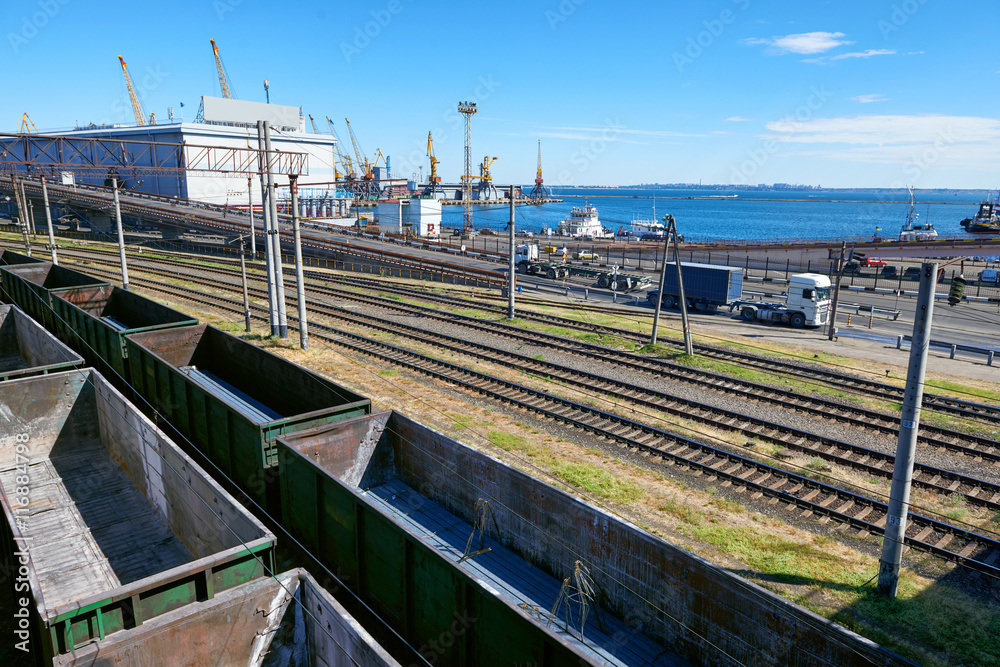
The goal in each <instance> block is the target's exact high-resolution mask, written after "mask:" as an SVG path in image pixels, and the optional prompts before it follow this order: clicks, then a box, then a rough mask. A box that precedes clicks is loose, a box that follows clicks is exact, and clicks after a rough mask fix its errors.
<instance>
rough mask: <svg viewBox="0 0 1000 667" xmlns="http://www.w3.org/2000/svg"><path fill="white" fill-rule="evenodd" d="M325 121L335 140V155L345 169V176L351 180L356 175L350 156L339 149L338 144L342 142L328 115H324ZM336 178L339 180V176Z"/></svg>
mask: <svg viewBox="0 0 1000 667" xmlns="http://www.w3.org/2000/svg"><path fill="white" fill-rule="evenodd" d="M326 122H327V123H329V125H330V134H332V135H333V138H334V139H336V140H337V144H336V146H337V157H338V158H340V164H341V165H342V166H343V167H344V169H346V170H347V171H346V174H347V178H348V179H351V180H354V179H356V178H357V177H358V175H357V174H356V173H355V172H354V163H353V162H352V161H351V157H350V156H349V155H344V151H342V150H340V146H341V144H342V143H343V142H341V140H340V135H338V134H337V128H335V127H334V126H333V121H332V120H330V117H329V116H327V117H326ZM337 180H340V177H339V176H338V177H337Z"/></svg>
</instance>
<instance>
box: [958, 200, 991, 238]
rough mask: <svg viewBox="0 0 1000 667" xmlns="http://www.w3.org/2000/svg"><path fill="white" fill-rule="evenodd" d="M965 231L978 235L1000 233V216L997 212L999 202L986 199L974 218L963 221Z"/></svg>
mask: <svg viewBox="0 0 1000 667" xmlns="http://www.w3.org/2000/svg"><path fill="white" fill-rule="evenodd" d="M961 224H962V226H963V227H965V231H967V232H973V233H976V234H990V233H994V234H995V233H997V232H1000V215H998V212H997V202H993V201H990V200H989V198H987V199H984V200H983V203H981V204H980V205H979V211H978V212H977V213H976V217H974V218H966V219H965V220H963V221H962V223H961Z"/></svg>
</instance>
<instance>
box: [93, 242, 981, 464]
mask: <svg viewBox="0 0 1000 667" xmlns="http://www.w3.org/2000/svg"><path fill="white" fill-rule="evenodd" d="M143 261H147V260H143ZM154 262H155V260H154ZM107 263H109V264H111V263H113V262H111V261H108V262H107ZM171 268H172V269H173V270H176V266H175V265H171ZM193 268H197V269H198V270H201V271H213V272H222V273H225V272H224V271H222V270H220V269H216V268H211V269H202V268H198V267H193ZM231 275H234V276H235V275H238V271H232V272H231ZM321 277H323V278H325V279H326V280H327V281H329V280H330V276H329V275H326V276H322V275H321ZM310 292H311V293H313V294H314V295H315V294H322V295H327V296H333V297H335V298H338V299H345V300H350V301H354V302H357V303H362V304H365V305H370V306H378V307H381V308H386V309H390V310H395V311H397V312H402V313H406V314H410V315H413V316H416V317H422V318H434V319H437V320H438V321H441V322H444V323H447V324H452V325H454V324H456V323H457V324H460V325H461V326H463V327H466V328H471V329H476V330H479V331H482V332H484V333H487V334H491V335H497V336H501V337H504V338H507V339H511V340H516V341H518V342H520V343H522V344H531V345H544V346H547V347H549V348H553V349H558V350H559V351H561V352H564V353H567V354H571V355H574V356H580V357H586V358H589V359H592V360H595V361H601V362H605V363H607V362H614V363H615V364H617V365H619V366H622V367H625V368H627V369H628V370H631V371H637V372H643V373H647V374H651V375H654V376H655V377H657V378H662V377H664V375H667V376H669V377H670V378H671V379H674V380H680V381H684V382H688V383H691V384H695V385H697V386H701V387H703V388H707V389H713V390H717V391H723V392H727V393H730V394H733V395H737V396H740V397H741V398H743V399H745V400H752V401H758V402H768V403H771V404H774V405H778V406H780V407H783V408H785V409H790V410H793V411H798V412H803V413H807V414H811V415H814V416H819V417H822V418H824V419H835V420H837V421H840V422H842V423H846V424H849V425H851V426H853V427H855V428H860V429H871V430H876V431H878V432H881V433H885V434H889V435H893V436H898V433H899V430H898V421H899V417H896V416H893V415H886V414H883V413H880V412H876V411H874V410H867V409H864V408H860V407H854V406H845V405H843V404H841V403H837V402H834V401H829V400H825V399H821V398H817V397H813V396H802V395H801V394H798V393H796V392H794V391H788V390H783V389H777V388H774V387H770V386H768V385H763V384H759V383H752V382H748V381H744V380H735V379H733V378H729V377H726V376H724V375H720V374H715V373H709V372H707V371H700V370H697V369H692V368H689V367H687V366H684V365H682V364H676V363H672V362H669V361H666V360H664V359H659V358H655V357H645V356H641V355H636V354H631V353H628V352H623V351H618V350H612V349H610V348H607V347H604V346H600V345H592V344H589V343H584V342H581V341H568V340H566V339H564V338H562V337H559V336H552V335H549V334H542V333H535V332H526V331H525V330H523V329H521V328H519V327H515V326H513V325H508V324H504V323H502V322H487V323H484V322H482V321H480V320H478V319H476V318H472V317H465V316H461V315H453V314H446V313H442V312H441V311H437V310H434V309H429V308H421V307H418V306H412V305H409V304H403V303H400V302H398V301H396V300H394V299H391V298H383V297H378V296H374V295H370V294H359V293H356V292H351V291H349V290H342V289H336V288H331V287H329V286H326V285H324V286H317V285H311V286H310ZM344 312H350V311H344ZM918 444H920V445H921V446H925V447H930V448H934V449H935V450H937V451H939V452H948V453H952V454H958V455H963V456H968V457H971V458H972V459H973V460H975V461H985V462H987V463H991V464H994V465H996V464H998V463H1000V443H998V442H996V441H995V440H992V439H990V438H986V437H983V436H977V435H971V434H964V433H959V432H957V431H952V430H949V429H944V428H941V427H937V426H930V425H927V424H921V426H920V433H919V435H918Z"/></svg>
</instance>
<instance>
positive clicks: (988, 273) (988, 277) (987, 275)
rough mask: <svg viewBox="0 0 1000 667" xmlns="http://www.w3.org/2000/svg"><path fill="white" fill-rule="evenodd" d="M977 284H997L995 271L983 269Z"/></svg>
mask: <svg viewBox="0 0 1000 667" xmlns="http://www.w3.org/2000/svg"><path fill="white" fill-rule="evenodd" d="M979 282H981V283H996V282H997V270H996V269H983V272H982V273H980V274H979Z"/></svg>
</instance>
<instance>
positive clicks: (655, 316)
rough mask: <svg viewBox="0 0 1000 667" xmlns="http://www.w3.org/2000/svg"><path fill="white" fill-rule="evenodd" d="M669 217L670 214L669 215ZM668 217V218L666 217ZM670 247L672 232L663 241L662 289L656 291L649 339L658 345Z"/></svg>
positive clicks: (650, 342)
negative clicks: (651, 331) (657, 338)
mask: <svg viewBox="0 0 1000 667" xmlns="http://www.w3.org/2000/svg"><path fill="white" fill-rule="evenodd" d="M668 217H669V216H668ZM664 219H666V218H664ZM669 249H670V234H669V233H668V234H667V238H666V241H664V242H663V266H662V267H661V270H660V290H659V291H658V292H657V293H656V301H657V303H656V305H655V306H654V307H653V309H654V310H653V335H652V337H651V338H650V339H649V344H650V345H656V334H657V332H658V331H659V328H660V309H661V308H663V288H664V286H665V285H666V284H667V251H668V250H669Z"/></svg>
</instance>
